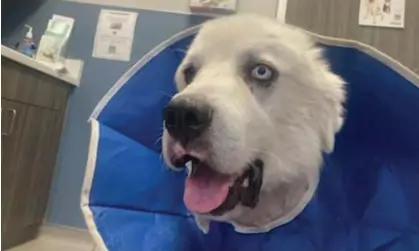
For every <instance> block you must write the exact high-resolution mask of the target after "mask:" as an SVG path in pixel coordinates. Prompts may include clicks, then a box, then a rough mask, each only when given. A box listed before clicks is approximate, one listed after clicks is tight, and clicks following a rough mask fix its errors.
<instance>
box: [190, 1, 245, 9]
mask: <svg viewBox="0 0 419 251" xmlns="http://www.w3.org/2000/svg"><path fill="white" fill-rule="evenodd" d="M236 6H237V0H190V3H189V7H190V8H191V9H192V10H198V11H199V10H212V9H215V10H226V11H235V10H236Z"/></svg>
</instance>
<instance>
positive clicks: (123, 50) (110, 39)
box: [93, 10, 137, 61]
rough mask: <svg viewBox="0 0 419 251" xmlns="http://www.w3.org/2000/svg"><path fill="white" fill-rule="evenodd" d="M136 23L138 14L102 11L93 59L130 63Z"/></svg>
mask: <svg viewBox="0 0 419 251" xmlns="http://www.w3.org/2000/svg"><path fill="white" fill-rule="evenodd" d="M136 22H137V13H136V12H127V11H116V10H101V12H100V15H99V21H98V24H97V28H96V35H95V41H94V46H93V57H95V58H105V59H111V60H121V61H129V60H130V58H131V49H132V43H133V41H134V31H135V24H136Z"/></svg>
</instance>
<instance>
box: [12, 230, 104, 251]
mask: <svg viewBox="0 0 419 251" xmlns="http://www.w3.org/2000/svg"><path fill="white" fill-rule="evenodd" d="M86 236H89V233H87V232H85V231H78V230H68V229H67V230H63V229H58V230H57V229H56V228H52V229H51V228H50V229H47V230H46V231H42V230H41V234H40V237H39V238H38V239H36V240H34V241H31V242H28V243H25V244H23V245H20V246H17V247H14V248H12V249H9V250H7V251H97V250H96V249H95V245H94V244H93V241H91V239H90V237H87V238H86Z"/></svg>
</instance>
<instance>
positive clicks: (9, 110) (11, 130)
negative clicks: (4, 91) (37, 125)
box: [1, 109, 17, 136]
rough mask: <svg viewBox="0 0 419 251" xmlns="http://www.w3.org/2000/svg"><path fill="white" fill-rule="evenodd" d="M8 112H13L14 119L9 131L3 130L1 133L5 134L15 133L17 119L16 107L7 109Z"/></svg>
mask: <svg viewBox="0 0 419 251" xmlns="http://www.w3.org/2000/svg"><path fill="white" fill-rule="evenodd" d="M7 112H9V113H11V114H12V120H11V121H10V126H9V131H8V132H2V133H1V135H3V136H9V135H10V134H12V133H13V129H14V127H15V120H16V114H17V112H16V110H15V109H7Z"/></svg>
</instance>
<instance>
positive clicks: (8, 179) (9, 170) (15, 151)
mask: <svg viewBox="0 0 419 251" xmlns="http://www.w3.org/2000/svg"><path fill="white" fill-rule="evenodd" d="M26 108H27V106H26V105H23V104H21V103H17V102H13V101H8V100H5V99H2V100H1V117H2V120H1V130H2V131H1V134H2V136H1V145H2V147H1V202H2V203H1V218H2V221H1V231H2V235H3V233H4V231H5V230H6V228H5V226H6V218H7V217H8V215H9V214H10V210H11V204H12V198H13V184H14V183H16V178H17V176H16V172H17V171H18V168H16V167H17V166H18V165H19V142H20V140H21V135H20V133H19V132H20V131H22V128H23V126H24V120H25V116H26Z"/></svg>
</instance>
